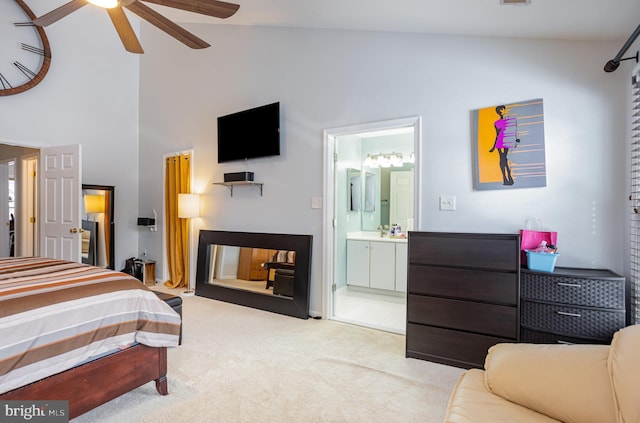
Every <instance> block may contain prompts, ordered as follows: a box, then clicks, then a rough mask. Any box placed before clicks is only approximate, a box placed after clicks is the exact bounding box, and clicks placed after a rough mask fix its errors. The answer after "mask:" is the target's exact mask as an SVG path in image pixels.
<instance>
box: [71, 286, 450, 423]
mask: <svg viewBox="0 0 640 423" xmlns="http://www.w3.org/2000/svg"><path fill="white" fill-rule="evenodd" d="M183 319H184V325H183V331H184V332H183V344H182V346H180V347H178V348H173V349H170V350H169V354H168V355H169V371H168V379H169V395H168V396H166V397H163V396H161V395H159V394H158V393H157V392H156V390H155V385H154V384H153V383H149V384H146V385H144V386H142V387H140V388H138V389H136V390H134V391H132V392H130V393H128V394H125V395H123V396H121V397H120V398H117V399H115V400H113V401H111V402H109V403H107V404H105V405H103V406H101V407H98V408H97V409H95V410H92V411H90V412H89V413H86V414H84V415H82V416H80V417H78V418H76V419H74V420H73V422H74V423H83V422H87V423H89V422H90V423H95V422H105V423H122V422H127V423H129V422H148V423H158V422H170V423H176V422H261V423H268V422H278V423H280V422H305V423H313V422H363V423H364V422H366V423H371V422H385V423H389V422H403V423H409V422H421V423H430V422H441V421H442V419H443V417H444V411H445V408H446V405H447V401H448V398H449V394H450V393H451V391H452V389H453V386H454V384H455V382H456V380H457V379H458V377H459V375H460V374H461V373H462V370H460V369H457V368H454V367H448V366H443V365H439V364H435V363H430V362H427V361H422V360H415V359H410V358H405V356H404V336H402V335H397V334H392V333H388V332H381V331H377V330H373V329H368V328H362V327H358V326H353V325H347V324H343V323H339V322H335V321H330V320H314V319H309V320H302V319H297V318H294V317H287V316H281V315H278V314H274V313H269V312H264V311H260V310H255V309H251V308H246V307H242V306H236V305H233V304H228V303H224V302H219V301H215V300H210V299H206V298H200V297H185V298H183Z"/></svg>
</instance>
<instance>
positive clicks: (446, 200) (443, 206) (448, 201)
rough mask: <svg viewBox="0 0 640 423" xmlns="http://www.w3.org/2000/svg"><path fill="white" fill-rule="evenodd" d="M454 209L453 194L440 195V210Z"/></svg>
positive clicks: (454, 198) (454, 200)
mask: <svg viewBox="0 0 640 423" xmlns="http://www.w3.org/2000/svg"><path fill="white" fill-rule="evenodd" d="M455 209H456V197H455V196H453V195H441V196H440V210H443V211H455Z"/></svg>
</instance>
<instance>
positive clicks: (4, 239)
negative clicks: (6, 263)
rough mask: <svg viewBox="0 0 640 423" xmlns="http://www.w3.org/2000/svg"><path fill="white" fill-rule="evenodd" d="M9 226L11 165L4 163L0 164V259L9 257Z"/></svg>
mask: <svg viewBox="0 0 640 423" xmlns="http://www.w3.org/2000/svg"><path fill="white" fill-rule="evenodd" d="M14 200H15V199H14ZM9 224H10V221H9V163H7V162H4V163H0V257H9V251H10V247H11V238H10V234H9Z"/></svg>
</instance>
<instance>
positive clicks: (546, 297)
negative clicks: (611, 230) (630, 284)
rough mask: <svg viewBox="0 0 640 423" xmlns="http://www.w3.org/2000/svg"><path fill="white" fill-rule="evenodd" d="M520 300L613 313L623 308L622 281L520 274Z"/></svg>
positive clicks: (559, 275) (558, 275)
mask: <svg viewBox="0 0 640 423" xmlns="http://www.w3.org/2000/svg"><path fill="white" fill-rule="evenodd" d="M521 278H522V287H521V296H522V299H532V300H542V301H549V302H554V303H564V304H571V305H576V306H585V307H600V308H610V309H616V310H624V308H625V298H624V294H625V280H624V278H621V279H589V278H580V277H573V276H568V275H561V274H548V275H546V274H541V273H528V272H522V274H521Z"/></svg>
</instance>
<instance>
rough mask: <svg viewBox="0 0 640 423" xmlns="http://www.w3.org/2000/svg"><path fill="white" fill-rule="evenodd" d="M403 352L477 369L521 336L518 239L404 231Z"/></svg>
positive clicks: (487, 235)
mask: <svg viewBox="0 0 640 423" xmlns="http://www.w3.org/2000/svg"><path fill="white" fill-rule="evenodd" d="M408 244H409V253H408V276H407V284H408V285H407V333H406V356H407V357H413V358H419V359H424V360H429V361H434V362H438V363H442V364H448V365H453V366H457V367H463V368H470V367H480V368H481V367H483V365H484V359H485V357H486V354H487V350H488V349H489V347H491V346H492V345H494V344H497V343H499V342H517V341H518V340H519V328H520V326H519V315H520V313H519V281H520V236H519V235H518V234H469V233H443V232H410V233H409V242H408Z"/></svg>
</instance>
